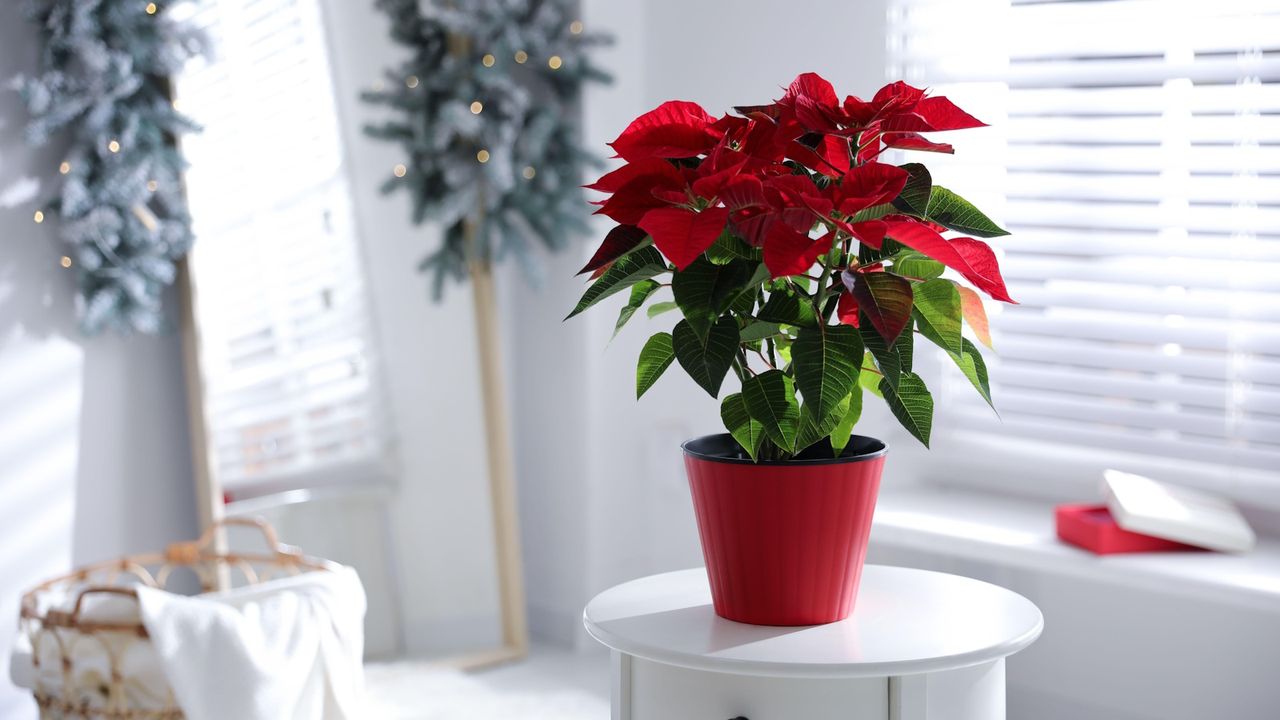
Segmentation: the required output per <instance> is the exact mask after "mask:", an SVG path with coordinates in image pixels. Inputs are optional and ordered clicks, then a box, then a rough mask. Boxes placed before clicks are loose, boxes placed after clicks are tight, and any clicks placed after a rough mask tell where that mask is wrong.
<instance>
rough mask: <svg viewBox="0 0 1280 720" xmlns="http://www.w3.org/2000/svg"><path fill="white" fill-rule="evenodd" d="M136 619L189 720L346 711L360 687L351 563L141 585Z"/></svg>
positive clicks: (297, 718) (359, 594)
mask: <svg viewBox="0 0 1280 720" xmlns="http://www.w3.org/2000/svg"><path fill="white" fill-rule="evenodd" d="M138 601H139V604H140V613H141V615H142V622H143V624H144V625H146V628H147V633H148V634H149V635H150V637H151V643H152V644H153V646H154V647H155V651H156V653H157V654H158V655H159V657H160V665H161V667H162V668H163V670H164V675H165V677H166V678H167V680H168V682H169V685H170V687H172V688H173V692H174V695H175V697H176V698H177V700H178V705H179V707H181V708H182V711H183V713H184V714H185V715H186V717H187V720H226V719H227V718H236V720H346V719H348V718H355V717H358V716H359V715H360V710H361V703H362V702H363V693H364V674H363V669H362V655H363V652H364V614H365V607H366V605H365V595H364V588H363V586H361V584H360V578H359V577H358V576H357V575H356V572H355V570H353V569H351V568H341V569H338V570H336V571H334V572H308V573H303V574H301V575H296V576H292V577H286V578H280V579H277V580H270V581H267V582H264V583H260V584H257V585H251V586H247V587H243V588H237V589H235V590H230V591H227V592H222V593H210V594H207V595H199V596H196V597H185V596H182V595H175V594H173V593H168V592H165V591H163V590H156V589H153V588H146V587H139V588H138Z"/></svg>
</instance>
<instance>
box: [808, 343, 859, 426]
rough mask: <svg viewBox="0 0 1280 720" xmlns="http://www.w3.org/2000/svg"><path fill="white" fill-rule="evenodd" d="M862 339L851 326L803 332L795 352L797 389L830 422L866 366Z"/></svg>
mask: <svg viewBox="0 0 1280 720" xmlns="http://www.w3.org/2000/svg"><path fill="white" fill-rule="evenodd" d="M862 351H863V350H862V339H861V338H859V337H858V331H857V330H855V329H853V328H852V327H849V326H848V325H818V326H817V327H806V328H801V329H800V335H799V336H798V337H796V342H795V345H794V346H793V347H792V348H791V360H792V365H793V366H794V368H795V377H796V380H795V382H796V386H797V387H798V388H799V389H800V394H801V395H802V396H804V401H805V404H806V405H807V406H812V407H813V413H814V415H815V416H816V417H818V418H823V419H824V420H825V419H826V416H827V415H828V414H830V413H831V411H832V409H834V408H835V406H836V404H837V403H839V402H840V400H841V399H842V398H844V397H845V396H847V395H848V394H849V390H851V389H852V388H853V386H854V383H856V382H857V380H858V371H859V370H860V369H861V367H862V365H861V362H862Z"/></svg>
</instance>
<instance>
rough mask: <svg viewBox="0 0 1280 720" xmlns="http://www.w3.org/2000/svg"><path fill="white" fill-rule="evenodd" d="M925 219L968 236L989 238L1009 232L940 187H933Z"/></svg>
mask: <svg viewBox="0 0 1280 720" xmlns="http://www.w3.org/2000/svg"><path fill="white" fill-rule="evenodd" d="M926 217H927V219H929V220H932V221H934V222H936V223H938V224H939V225H942V226H944V227H948V228H951V229H952V230H957V231H959V232H962V233H966V234H968V235H976V236H977V237H983V238H990V237H999V236H1000V235H1008V234H1009V231H1008V230H1005V229H1004V228H1002V227H1000V226H999V225H997V224H995V223H994V222H992V221H991V218H989V217H987V216H986V215H983V214H982V211H981V210H979V209H978V208H976V207H974V206H973V205H972V204H971V203H970V202H969V201H968V200H965V199H964V198H962V197H960V196H959V195H957V194H955V193H953V192H951V191H950V190H948V189H946V188H944V187H942V186H941V185H934V186H933V194H932V196H931V197H930V198H929V211H928V213H926Z"/></svg>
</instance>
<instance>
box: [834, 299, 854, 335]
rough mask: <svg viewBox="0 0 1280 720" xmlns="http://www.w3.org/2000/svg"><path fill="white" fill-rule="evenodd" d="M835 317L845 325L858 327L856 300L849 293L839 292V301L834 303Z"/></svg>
mask: <svg viewBox="0 0 1280 720" xmlns="http://www.w3.org/2000/svg"><path fill="white" fill-rule="evenodd" d="M836 317H838V318H840V322H842V323H844V324H845V325H852V326H854V327H858V301H857V300H856V299H854V297H853V295H852V294H851V293H847V292H842V293H840V302H839V303H837V304H836Z"/></svg>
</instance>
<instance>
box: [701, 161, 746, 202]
mask: <svg viewBox="0 0 1280 720" xmlns="http://www.w3.org/2000/svg"><path fill="white" fill-rule="evenodd" d="M734 154H735V155H736V154H737V153H734ZM708 160H710V158H708ZM708 160H704V161H703V164H704V165H707V164H708ZM746 164H747V161H746V160H745V159H743V160H738V161H737V162H735V163H733V164H731V165H728V166H727V167H724V168H723V169H719V170H716V171H715V172H712V173H711V174H709V175H705V176H703V177H700V178H698V179H697V180H694V181H693V194H694V195H695V196H697V197H700V198H706V199H708V200H709V199H711V198H713V197H716V196H717V195H719V194H720V191H721V189H723V188H724V186H725V185H726V184H727V183H728V182H729V181H730V180H732V179H733V178H734V177H736V176H737V175H738V173H740V172H742V167H743V166H744V165H746ZM701 169H702V168H699V170H701Z"/></svg>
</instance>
